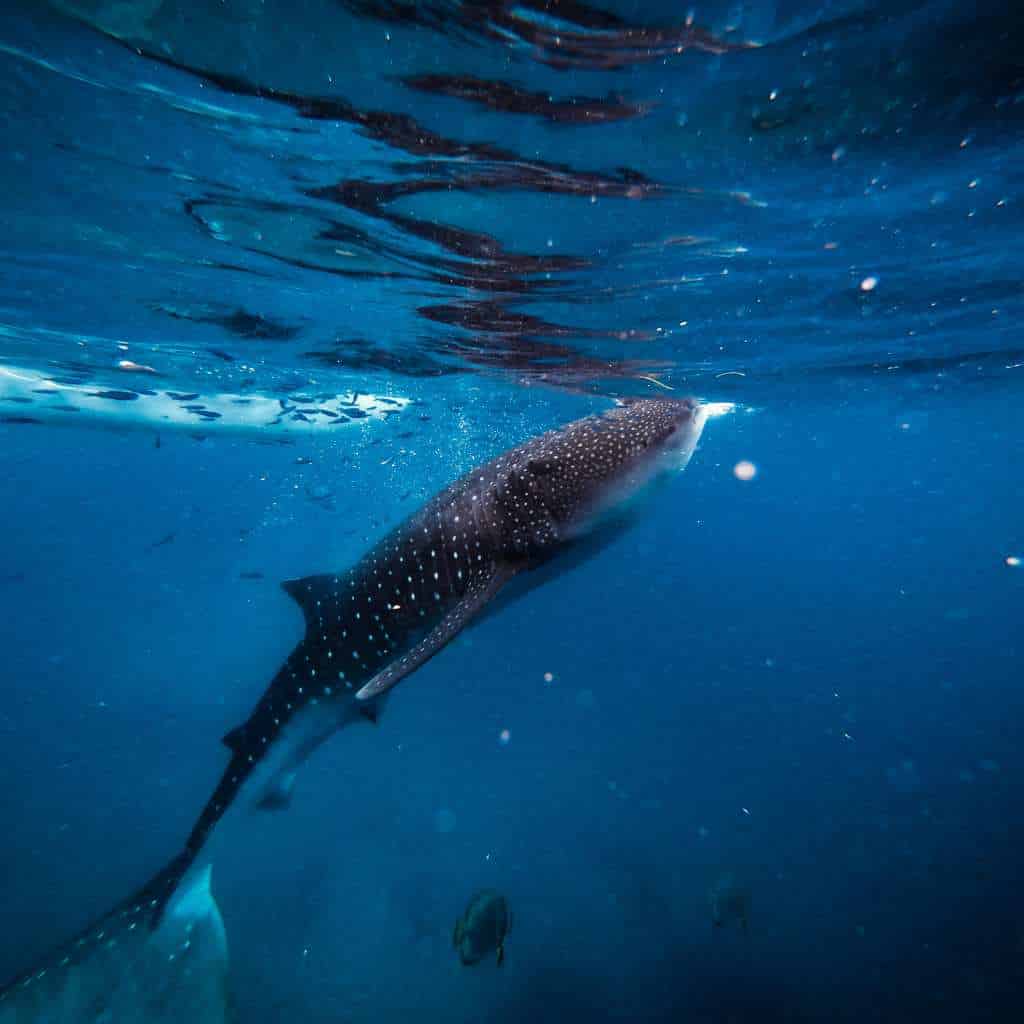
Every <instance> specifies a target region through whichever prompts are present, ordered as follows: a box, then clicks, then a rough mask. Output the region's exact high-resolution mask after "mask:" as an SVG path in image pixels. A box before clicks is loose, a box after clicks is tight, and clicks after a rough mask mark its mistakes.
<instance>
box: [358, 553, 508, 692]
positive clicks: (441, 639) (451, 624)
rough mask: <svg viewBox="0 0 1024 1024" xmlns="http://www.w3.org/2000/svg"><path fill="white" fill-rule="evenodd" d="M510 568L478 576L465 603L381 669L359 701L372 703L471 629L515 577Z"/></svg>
mask: <svg viewBox="0 0 1024 1024" xmlns="http://www.w3.org/2000/svg"><path fill="white" fill-rule="evenodd" d="M515 572H516V571H515V569H514V568H512V567H511V566H506V565H501V564H495V565H492V566H491V567H490V572H487V573H482V574H481V575H479V576H477V577H476V578H475V579H474V580H473V581H472V582H471V583H470V585H469V588H468V589H467V590H466V593H465V594H464V595H463V597H462V600H461V601H460V602H459V603H458V604H457V605H456V606H455V607H454V608H453V609H452V610H451V611H450V612H449V613H448V614H447V615H446V616H445V617H444V618H443V619H442V620H441V621H440V622H439V623H438V624H437V625H436V626H435V627H434V628H433V629H432V630H431V631H430V632H429V633H428V634H427V635H426V636H425V637H424V638H423V639H422V640H421V641H420V642H419V643H418V644H417V645H416V646H415V647H414V648H413V649H412V650H411V651H409V652H408V654H404V655H403V656H402V657H401V658H397V659H396V660H395V661H392V662H391V663H390V664H389V665H387V666H386V667H385V668H383V669H381V671H380V672H378V673H377V674H376V675H375V676H374V677H373V678H372V679H371V680H370V681H369V682H368V683H366V685H365V686H363V687H362V689H360V690H358V691H357V692H356V697H357V698H358V699H359V700H370V699H371V698H373V697H378V696H380V694H382V693H387V691H388V690H390V689H391V687H392V686H394V685H395V684H397V683H400V682H401V681H402V680H403V679H404V678H405V677H406V676H407V675H408V674H409V673H410V672H414V671H415V670H416V669H418V668H419V667H420V665H422V664H423V663H424V662H426V661H429V660H430V659H431V658H432V657H433V656H434V655H435V654H437V652H438V651H439V650H441V648H442V647H444V645H445V644H447V643H448V642H449V641H451V640H453V639H454V638H455V637H456V636H458V634H459V633H461V632H462V630H464V629H465V628H466V626H468V625H469V623H470V621H471V620H472V619H473V618H474V616H475V615H476V614H477V613H478V612H479V611H480V609H481V608H483V607H484V605H486V604H487V603H488V602H489V601H490V600H491V599H492V598H493V597H494V595H495V594H497V593H498V591H499V590H501V588H502V587H503V586H504V585H505V584H506V583H507V582H508V581H509V580H510V579H511V578H512V577H513V576H514V575H515Z"/></svg>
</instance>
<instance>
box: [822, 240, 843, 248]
mask: <svg viewBox="0 0 1024 1024" xmlns="http://www.w3.org/2000/svg"><path fill="white" fill-rule="evenodd" d="M822 248H824V249H838V248H839V243H838V242H826V243H825V244H824V246H822Z"/></svg>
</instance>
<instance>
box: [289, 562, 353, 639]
mask: <svg viewBox="0 0 1024 1024" xmlns="http://www.w3.org/2000/svg"><path fill="white" fill-rule="evenodd" d="M339 586H340V580H339V577H338V576H337V575H335V574H333V573H322V574H320V575H318V576H302V577H300V578H299V579H294V580H283V581H282V583H281V589H282V590H283V591H284V592H285V593H286V594H287V595H288V596H289V597H290V598H291V599H292V600H293V601H294V602H295V603H296V604H297V605H298V606H299V607H300V608H301V609H302V614H303V616H304V617H305V619H306V625H307V627H311V626H315V625H317V623H318V622H319V621H320V613H321V609H322V608H323V607H324V606H326V604H327V602H329V601H333V600H335V599H336V597H337V594H338V587H339Z"/></svg>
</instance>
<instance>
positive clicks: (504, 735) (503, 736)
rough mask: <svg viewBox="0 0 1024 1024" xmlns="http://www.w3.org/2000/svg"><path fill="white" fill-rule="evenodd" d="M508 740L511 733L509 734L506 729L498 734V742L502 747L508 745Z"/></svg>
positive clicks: (510, 737)
mask: <svg viewBox="0 0 1024 1024" xmlns="http://www.w3.org/2000/svg"><path fill="white" fill-rule="evenodd" d="M510 739H512V733H510V732H509V731H508V729H502V730H501V732H500V733H498V742H499V743H500V744H501V745H502V746H503V747H504V746H507V745H508V741H509V740H510Z"/></svg>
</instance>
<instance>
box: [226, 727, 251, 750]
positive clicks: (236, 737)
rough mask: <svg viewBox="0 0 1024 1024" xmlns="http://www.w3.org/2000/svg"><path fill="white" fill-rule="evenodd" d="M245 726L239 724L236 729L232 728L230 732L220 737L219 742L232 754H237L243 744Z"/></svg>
mask: <svg viewBox="0 0 1024 1024" xmlns="http://www.w3.org/2000/svg"><path fill="white" fill-rule="evenodd" d="M244 740H245V726H244V725H240V726H238V728H237V729H232V730H231V731H230V732H226V733H225V734H224V735H223V736H222V737H221V743H223V744H224V746H225V747H227V748H228V750H230V751H231V752H232V753H233V754H237V753H239V752H240V751H241V749H242V747H243V746H244V745H245V743H244Z"/></svg>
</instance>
